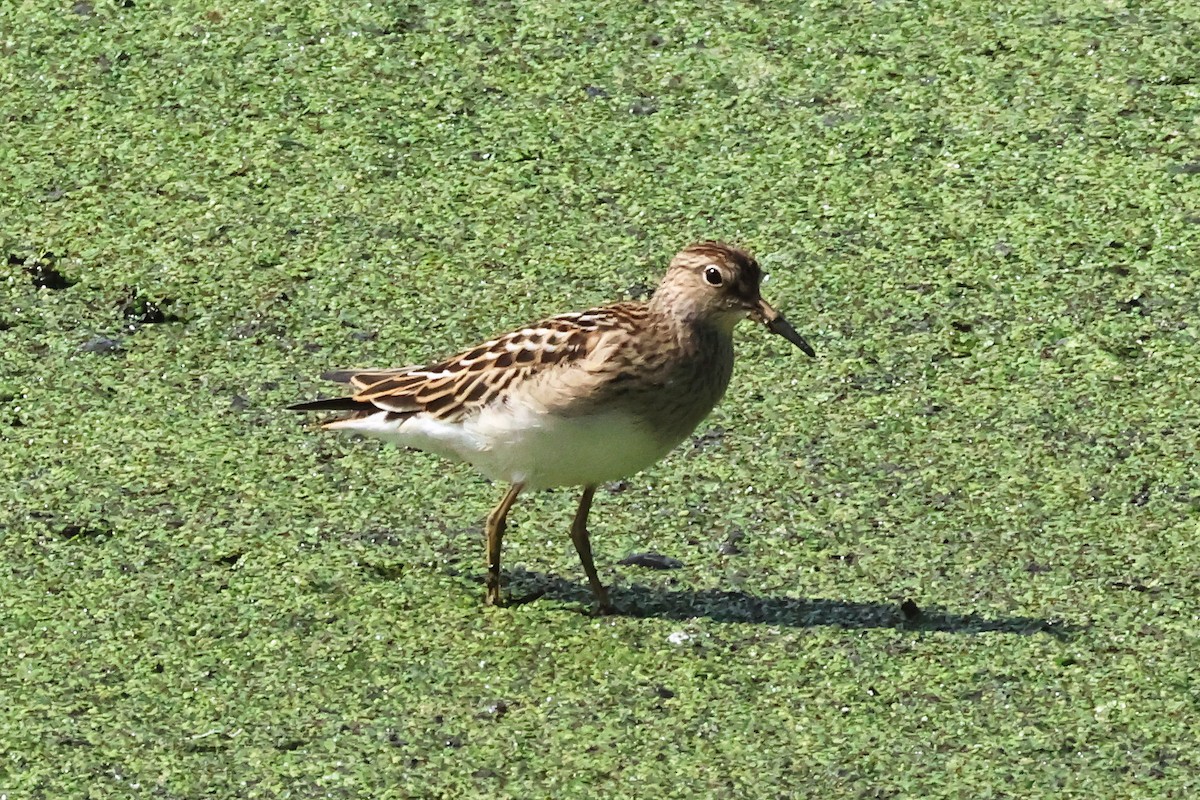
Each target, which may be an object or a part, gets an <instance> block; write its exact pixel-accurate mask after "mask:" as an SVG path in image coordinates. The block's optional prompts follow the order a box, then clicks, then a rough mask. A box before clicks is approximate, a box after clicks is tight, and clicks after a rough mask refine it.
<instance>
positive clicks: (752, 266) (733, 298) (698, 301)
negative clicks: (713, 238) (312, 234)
mask: <svg viewBox="0 0 1200 800" xmlns="http://www.w3.org/2000/svg"><path fill="white" fill-rule="evenodd" d="M713 267H715V268H716V269H717V270H719V272H720V276H721V280H720V283H719V284H717V285H714V284H713V283H712V282H710V281H709V280H706V278H705V275H706V271H707V270H709V269H710V268H713ZM761 282H762V269H761V268H760V267H759V266H758V262H757V261H755V260H754V257H753V256H751V255H750V254H749V253H747V252H746V251H745V250H742V249H741V248H739V247H734V246H733V245H731V244H726V243H725V242H697V243H696V244H693V245H689V246H688V247H685V248H684V249H683V250H681V251H679V253H677V254H676V256H675V257H674V258H673V259H671V266H670V268H669V269H668V270H667V274H666V275H665V276H664V277H663V280H662V283H660V284H659V287H658V290H657V291H656V292H655V293H654V297H652V298H651V300H650V306H651V308H653V309H655V310H656V311H657V312H659V313H664V314H670V315H672V316H676V317H681V318H683V319H685V320H689V321H692V322H709V323H712V324H715V325H717V326H718V327H720V328H722V329H727V330H732V329H733V325H734V324H736V322H737V320H739V319H742V318H744V317H745V316H746V313H747V312H749V311H751V310H753V309H754V308H756V307H757V304H758V302H759V284H760V283H761Z"/></svg>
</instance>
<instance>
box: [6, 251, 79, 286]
mask: <svg viewBox="0 0 1200 800" xmlns="http://www.w3.org/2000/svg"><path fill="white" fill-rule="evenodd" d="M58 261H59V257H58V256H57V255H55V254H54V253H52V252H45V253H42V254H41V255H38V256H28V257H26V256H21V255H17V254H16V253H9V254H8V264H9V266H12V267H15V266H19V267H21V268H22V270H24V272H25V274H26V275H28V276H29V279H30V281H32V283H33V285H34V288H37V289H49V290H50V291H52V292H58V291H62V290H63V289H69V288H70V287H72V286H74V285H75V283H76V282H75V281H73V280H71V279H70V278H68V277H67V276H66V275H64V274H63V273H62V272H60V271H59V269H58V267H57V264H58Z"/></svg>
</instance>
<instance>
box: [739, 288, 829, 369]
mask: <svg viewBox="0 0 1200 800" xmlns="http://www.w3.org/2000/svg"><path fill="white" fill-rule="evenodd" d="M754 316H755V317H756V318H757V319H758V321H759V322H761V323H762V324H763V325H765V326H766V328H767V330H769V331H770V332H771V333H775V334H778V335H780V336H782V337H783V338H784V339H787V340H788V341H789V342H791V343H792V344H794V345H796V347H799V348H800V349H801V350H802V351H803V352H804V354H805V355H807V356H809V357H810V358H816V357H817V351H816V350H813V348H812V345H810V344H809V343H808V342H807V341H805V339H804V337H803V336H801V335H800V334H798V333H796V329H795V328H793V327H792V324H791V323H790V322H788V321H787V320H786V319H784V318H783V315H782V314H780V313H779V312H778V311H776V310H775V309H773V308H771V306H770V304H768V303H767V301H766V300H760V301H759V305H758V308H756V309H755V310H754Z"/></svg>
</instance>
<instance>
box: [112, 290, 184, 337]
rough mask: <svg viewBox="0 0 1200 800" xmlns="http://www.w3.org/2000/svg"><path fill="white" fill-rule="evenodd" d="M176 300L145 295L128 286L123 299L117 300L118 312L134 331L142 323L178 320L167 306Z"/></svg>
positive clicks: (151, 323) (156, 323)
mask: <svg viewBox="0 0 1200 800" xmlns="http://www.w3.org/2000/svg"><path fill="white" fill-rule="evenodd" d="M174 302H175V300H174V299H173V298H170V297H163V298H158V299H152V298H150V297H147V296H145V295H143V294H142V293H141V292H140V291H138V290H137V289H136V288H132V287H130V288H127V289H126V290H125V292H124V294H123V295H122V297H121V299H120V300H118V301H117V308H118V312H119V313H120V315H121V317H123V318H124V319H125V321H126V323H127V324H128V326H129V330H130V331H131V332H132V331H134V330H137V329H138V328H140V327H141V326H142V325H159V324H161V323H164V322H177V321H178V320H179V318H178V317H176V316H175V315H174V314H170V313H168V312H167V310H166V308H167V306H169V305H172V304H173V303H174Z"/></svg>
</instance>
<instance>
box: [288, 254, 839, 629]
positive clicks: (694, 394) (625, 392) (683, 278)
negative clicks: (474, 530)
mask: <svg viewBox="0 0 1200 800" xmlns="http://www.w3.org/2000/svg"><path fill="white" fill-rule="evenodd" d="M761 281H762V270H761V269H760V268H759V265H758V263H757V262H756V261H755V260H754V259H753V258H752V257H751V256H750V254H749V253H747V252H746V251H744V250H741V249H739V248H737V247H734V246H732V245H728V244H725V243H722V242H701V243H698V244H693V245H691V246H689V247H687V248H685V249H684V250H682V251H681V252H680V253H678V254H677V255H676V256H675V258H673V259H672V260H671V264H670V266H669V267H668V269H667V273H666V275H665V276H664V277H663V279H662V282H661V283H660V284H659V286H658V289H657V290H656V291H655V292H654V295H653V296H652V297H651V298H650V299H649V301H647V302H624V303H616V304H614V305H609V306H603V307H601V308H593V309H591V310H589V311H581V312H578V313H574V314H561V315H559V316H556V317H550V318H549V319H546V320H543V321H541V322H536V323H533V324H531V325H527V326H525V327H523V328H521V329H519V330H515V331H512V332H510V333H507V334H504V335H502V336H498V337H496V338H495V339H490V340H488V341H486V342H484V343H482V344H480V345H477V346H475V347H472V348H470V349H469V350H465V351H463V352H461V353H459V354H458V355H455V356H452V357H450V358H447V359H444V360H442V361H437V362H434V363H432V364H428V365H425V366H409V367H400V368H397V369H363V370H342V371H337V372H331V373H327V374H326V375H325V376H324V377H327V378H329V379H331V380H334V381H337V382H340V383H348V384H350V386H352V387H353V388H354V390H355V393H354V394H352V395H349V396H346V397H338V398H330V399H324V400H314V401H311V402H307V403H299V404H297V405H294V406H290V408H292V409H294V410H298V411H341V412H348V413H346V414H345V415H343V416H341V417H338V418H337V419H334V420H332V421H329V422H326V423H325V424H324V426H323V427H326V428H330V429H333V430H344V431H355V432H357V433H362V434H366V435H369V436H375V437H379V438H382V439H386V440H389V441H393V442H396V443H399V444H401V445H404V446H406V447H413V448H416V449H419V450H426V451H429V452H432V453H437V454H440V455H443V456H446V457H448V458H452V459H455V460H459V461H465V462H467V463H469V464H471V465H472V466H474V467H475V468H476V469H477V470H479V471H480V472H482V473H483V474H484V475H486V476H487V477H489V478H491V479H492V480H495V481H502V482H504V483H507V484H508V485H509V488H508V491H507V492H506V493H505V495H504V497H503V498H502V499H501V500H500V502H499V504H498V505H496V507H495V508H494V509H492V512H491V513H490V514H489V515H488V518H487V525H486V534H487V602H488V603H489V604H499V603H500V599H501V593H500V546H501V541H502V538H503V536H504V529H505V519H506V517H507V516H508V512H509V510H510V509H511V508H512V506H513V503H514V502H516V499H517V496H518V495H519V494H520V493H521V492H522V491H524V490H526V489H545V488H549V487H552V486H582V487H583V495H582V496H581V497H580V499H579V508H578V510H577V511H576V513H575V521H574V524H572V525H571V541H572V542H574V544H575V549H576V550H577V551H578V552H579V560H580V561H581V562H583V570H584V572H585V573H587V578H588V582H589V583H590V584H591V589H592V594H593V595H594V596H595V599H596V603H597V605H598V607H599V610H600V611H601V612H602V613H610V612H612V610H613V606H612V603H611V601H610V600H609V596H608V590H607V589H606V588H605V586H604V584H603V583H601V582H600V578H599V576H598V575H597V574H596V566H595V564H594V563H593V561H592V548H591V543H590V541H589V539H588V531H587V519H588V511H589V510H590V508H591V505H592V497H593V495H594V494H595V492H596V487H597V486H599V485H600V484H603V483H606V482H608V481H613V480H617V479H618V478H622V477H625V476H627V475H631V474H632V473H635V472H638V471H639V470H642V469H644V468H645V467H648V466H650V465H651V464H653V463H654V462H656V461H658V460H659V459H661V458H662V457H663V456H665V455H666V454H667V453H668V452H669V451H670V450H671V449H672V448H674V447H675V445H677V444H679V443H680V442H682V441H683V440H684V439H685V438H687V436H688V435H689V434H690V433H691V432H692V431H693V430H694V429H695V427H696V426H697V425H698V424H699V423H700V421H701V420H703V419H704V418H705V417H706V416H708V413H709V412H710V411H711V410H712V409H713V406H715V405H716V403H717V401H718V400H720V399H721V396H722V395H724V394H725V388H726V387H727V386H728V385H729V377H730V374H731V373H732V371H733V329H734V327H735V326H736V325H737V323H738V322H739V321H741V320H742V319H745V318H747V317H748V318H750V319H752V320H755V321H757V322H759V323H762V324H763V325H765V326H766V327H767V329H768V330H770V331H772V332H774V333H777V334H779V335H780V336H782V337H783V338H785V339H787V340H788V341H789V342H791V343H792V344H794V345H796V346H797V347H799V348H800V349H801V350H803V351H804V352H805V353H807V354H808V355H810V356H814V355H815V353H814V352H813V349H812V347H810V346H809V344H808V342H806V341H805V340H804V339H803V337H801V336H800V335H799V334H798V333H796V331H795V329H793V328H792V326H791V325H790V324H789V323H788V322H787V320H785V319H784V318H783V317H782V316H780V315H779V313H778V312H777V311H775V309H773V308H772V307H771V306H770V305H768V304H767V301H766V300H764V299H763V298H762V297H761V296H760V294H759V284H760V283H761Z"/></svg>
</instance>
